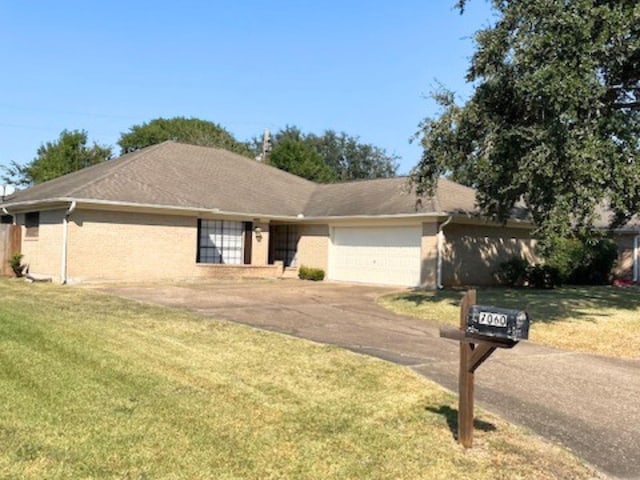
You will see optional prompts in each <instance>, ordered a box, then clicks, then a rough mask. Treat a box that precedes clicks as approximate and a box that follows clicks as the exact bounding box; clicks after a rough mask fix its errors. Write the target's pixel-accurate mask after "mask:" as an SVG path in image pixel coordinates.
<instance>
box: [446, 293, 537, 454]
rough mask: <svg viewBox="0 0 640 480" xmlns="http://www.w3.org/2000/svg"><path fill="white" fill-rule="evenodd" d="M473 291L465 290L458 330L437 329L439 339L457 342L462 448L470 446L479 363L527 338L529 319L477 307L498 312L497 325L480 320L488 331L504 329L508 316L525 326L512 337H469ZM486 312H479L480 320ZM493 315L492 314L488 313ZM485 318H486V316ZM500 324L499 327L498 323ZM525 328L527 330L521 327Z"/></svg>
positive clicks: (459, 419) (459, 436) (459, 421)
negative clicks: (500, 349) (458, 346)
mask: <svg viewBox="0 0 640 480" xmlns="http://www.w3.org/2000/svg"><path fill="white" fill-rule="evenodd" d="M475 304H476V291H475V290H467V292H466V293H465V295H464V297H463V298H462V303H461V305H460V329H455V328H446V327H443V328H441V329H440V336H441V337H444V338H449V339H452V340H458V341H459V342H460V371H459V378H458V398H459V400H458V402H459V404H458V441H459V442H460V444H462V446H463V447H465V448H471V446H472V445H473V386H474V372H475V371H476V369H477V368H478V367H479V366H480V365H482V363H483V362H484V361H485V360H486V359H487V358H489V357H490V356H491V354H492V353H493V352H494V351H495V350H496V348H513V347H514V346H515V345H516V344H517V343H518V341H519V339H520V338H522V339H526V338H527V337H528V331H529V318H528V316H527V315H526V313H525V312H517V311H508V310H506V309H496V308H495V307H479V308H487V309H493V310H494V311H496V312H499V313H497V314H495V315H497V316H499V317H500V319H499V320H500V321H499V322H495V321H494V320H493V319H492V318H491V317H490V318H489V320H488V321H486V320H485V321H484V322H483V321H482V320H481V321H480V323H484V324H485V325H488V327H487V329H488V330H489V329H493V330H494V331H495V330H496V329H501V328H505V329H506V328H507V313H510V314H512V316H513V315H515V314H516V313H518V314H520V315H524V317H520V318H519V320H520V321H521V322H523V323H526V325H523V326H522V327H523V328H519V329H518V331H517V332H516V334H515V335H513V334H512V335H510V337H507V336H503V335H494V334H493V332H492V333H491V335H486V336H485V335H482V334H477V335H469V334H468V325H469V324H468V322H469V320H468V318H469V310H470V309H471V308H472V306H473V307H477V306H476V305H475ZM485 313H487V312H480V318H481V319H483V320H484V318H485V317H483V315H484V314H485ZM490 314H493V312H490ZM485 316H486V315H485ZM498 323H499V324H498ZM524 327H526V328H524Z"/></svg>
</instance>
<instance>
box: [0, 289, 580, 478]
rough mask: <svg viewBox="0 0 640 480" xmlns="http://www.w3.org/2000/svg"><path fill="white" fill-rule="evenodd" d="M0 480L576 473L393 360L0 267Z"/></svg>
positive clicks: (559, 453)
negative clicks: (467, 421) (459, 429)
mask: <svg viewBox="0 0 640 480" xmlns="http://www.w3.org/2000/svg"><path fill="white" fill-rule="evenodd" d="M0 405H1V409H0V478H20V479H55V478H59V479H67V478H92V479H93V478H118V479H125V478H126V479H151V478H153V479H155V478H171V479H183V478H184V479H204V478H215V479H269V478H274V479H275V478H295V479H308V478H314V479H331V478H335V479H383V478H386V479H417V478H425V479H451V478H456V479H484V478H488V479H512V478H536V479H546V478H549V479H551V478H564V479H580V478H590V477H591V475H592V472H591V471H590V470H589V469H588V468H586V467H584V466H583V465H581V463H580V462H579V461H577V460H576V459H575V458H574V457H572V456H571V455H570V454H568V453H567V452H565V451H564V450H562V449H560V448H558V447H556V446H553V445H550V444H548V443H544V442H542V441H541V440H539V439H538V438H536V437H534V436H531V435H528V434H526V433H525V432H522V431H520V430H518V429H516V428H514V427H512V426H510V425H508V424H506V423H505V422H503V421H502V420H500V419H498V418H495V417H492V416H489V415H487V414H484V413H480V414H479V418H478V419H477V422H478V423H477V427H478V429H477V432H476V438H475V448H474V449H472V450H470V451H464V450H463V449H461V448H460V447H459V446H458V445H457V444H456V442H455V440H454V438H453V434H452V429H453V430H455V416H456V412H455V408H456V401H455V398H454V397H453V396H452V395H451V394H449V393H446V392H444V391H443V390H442V389H440V388H439V387H437V386H436V385H435V384H433V383H431V382H429V381H427V380H425V379H423V378H421V377H418V376H417V375H415V374H414V373H412V372H411V371H410V370H408V369H404V368H401V367H397V366H394V365H391V364H388V363H385V362H383V361H380V360H376V359H372V358H369V357H364V356H359V355H356V354H353V353H350V352H346V351H343V350H341V349H338V348H336V347H329V346H322V345H317V344H313V343H310V342H306V341H302V340H298V339H293V338H289V337H285V336H282V335H278V334H273V333H267V332H261V331H257V330H254V329H251V328H248V327H244V326H239V325H234V324H229V323H223V322H217V321H214V320H207V319H204V318H200V317H197V316H194V315H190V314H187V313H184V312H181V311H178V310H171V309H163V308H159V307H150V306H145V305H142V304H139V303H135V302H129V301H125V300H121V299H117V298H114V297H110V296H106V295H102V294H98V293H95V292H90V291H86V290H77V289H72V288H64V287H59V286H55V285H27V284H24V283H22V282H17V281H0Z"/></svg>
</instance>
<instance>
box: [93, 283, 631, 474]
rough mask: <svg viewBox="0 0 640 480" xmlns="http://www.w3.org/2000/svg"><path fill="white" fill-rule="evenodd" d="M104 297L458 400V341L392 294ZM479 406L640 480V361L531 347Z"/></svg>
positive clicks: (274, 286) (490, 371)
mask: <svg viewBox="0 0 640 480" xmlns="http://www.w3.org/2000/svg"><path fill="white" fill-rule="evenodd" d="M99 290H101V291H105V292H108V293H111V294H115V295H119V296H122V297H126V298H130V299H135V300H139V301H142V302H147V303H152V304H159V305H166V306H171V307H181V308H186V309H189V310H191V311H194V312H196V313H199V314H202V315H206V316H210V317H212V318H218V319H225V320H230V321H234V322H239V323H244V324H247V325H252V326H254V327H258V328H262V329H266V330H272V331H277V332H281V333H286V334H289V335H294V336H297V337H301V338H306V339H310V340H314V341H317V342H322V343H330V344H335V345H339V346H342V347H344V348H348V349H350V350H353V351H356V352H360V353H364V354H367V355H372V356H376V357H379V358H383V359H385V360H389V361H391V362H395V363H398V364H401V365H405V366H409V367H411V368H412V369H414V370H415V371H416V372H418V373H419V374H421V375H424V376H426V377H428V378H431V379H433V380H435V381H436V382H438V383H440V384H441V385H443V386H444V387H446V388H448V389H450V390H452V391H454V392H456V391H457V374H458V372H457V368H458V344H457V342H454V341H450V340H444V339H441V338H440V337H439V331H438V327H437V326H436V325H432V324H429V323H427V322H424V321H420V320H416V319H412V318H408V317H403V316H399V315H394V314H392V313H390V312H388V311H387V310H385V309H383V308H382V307H379V306H378V305H377V304H376V302H375V299H376V298H377V297H378V296H379V295H381V294H385V293H389V292H391V291H392V290H391V289H388V288H383V287H371V286H359V285H347V284H332V283H309V282H300V281H295V280H290V281H289V280H288V281H280V282H256V283H226V284H225V283H222V284H210V285H206V284H205V285H197V284H194V285H180V286H157V285H154V286H117V285H111V286H102V287H99ZM476 402H477V404H478V405H479V406H481V407H483V408H485V409H487V410H489V411H491V412H494V413H497V414H498V415H500V416H502V417H504V418H506V419H508V420H511V421H513V422H514V423H517V424H520V425H524V426H526V427H528V428H530V429H531V430H533V431H534V432H536V433H538V434H540V435H542V436H544V437H546V438H549V439H551V440H555V441H558V442H560V443H562V444H564V445H565V446H566V447H568V448H569V449H571V450H573V451H574V452H575V453H576V454H577V455H578V456H580V457H582V458H584V459H585V460H586V461H587V462H589V463H591V464H592V465H594V466H595V467H596V468H598V469H599V470H601V471H602V472H604V473H605V474H607V475H608V476H611V477H615V478H620V479H623V478H624V479H640V360H621V359H611V358H606V357H599V356H595V355H586V354H580V353H571V352H566V351H562V350H556V349H553V348H549V347H543V346H540V345H535V344H533V343H528V342H522V343H521V344H520V345H518V346H517V347H516V348H514V349H512V350H506V351H505V350H498V351H497V352H496V353H495V354H494V355H493V356H492V357H491V358H490V360H489V361H487V362H486V363H485V364H483V365H482V366H481V367H480V368H479V369H478V371H477V372H476Z"/></svg>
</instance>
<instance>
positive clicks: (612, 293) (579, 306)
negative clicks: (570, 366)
mask: <svg viewBox="0 0 640 480" xmlns="http://www.w3.org/2000/svg"><path fill="white" fill-rule="evenodd" d="M463 293H464V292H462V291H457V290H441V291H437V292H409V293H402V294H397V295H389V296H386V297H383V298H381V299H380V300H379V301H380V303H381V304H382V305H383V306H385V307H387V308H389V309H390V310H392V311H394V312H396V313H400V314H403V315H411V316H415V317H418V318H424V319H426V320H430V321H434V322H438V323H443V324H449V325H456V326H458V325H459V324H460V319H459V315H460V313H459V312H460V309H459V305H460V299H461V298H462V295H463ZM477 301H478V303H479V304H482V305H496V306H500V307H507V308H522V309H524V310H527V311H528V312H529V315H530V317H531V322H532V323H531V330H530V332H529V340H531V341H533V342H537V343H543V344H546V345H551V346H554V347H559V348H565V349H569V350H574V351H581V352H589V353H597V354H602V355H609V356H616V357H626V358H633V357H636V358H637V357H638V356H639V354H638V348H637V341H638V338H640V290H639V289H638V288H636V287H631V288H619V287H610V286H603V287H562V288H557V289H554V290H534V289H508V288H486V289H479V290H478V299H477Z"/></svg>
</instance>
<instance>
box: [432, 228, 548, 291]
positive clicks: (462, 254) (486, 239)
mask: <svg viewBox="0 0 640 480" xmlns="http://www.w3.org/2000/svg"><path fill="white" fill-rule="evenodd" d="M444 232H445V248H444V256H443V284H444V285H445V286H459V285H492V284H495V283H496V278H495V271H496V270H497V269H498V266H499V265H500V263H501V262H504V261H506V260H509V259H510V258H511V257H512V256H514V255H521V256H523V257H525V258H527V259H528V260H529V261H532V262H535V261H537V259H536V256H535V253H534V248H535V243H536V242H535V240H533V239H531V232H530V230H528V229H524V228H507V227H501V226H495V227H494V226H474V225H461V224H452V225H448V226H447V227H445V229H444Z"/></svg>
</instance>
